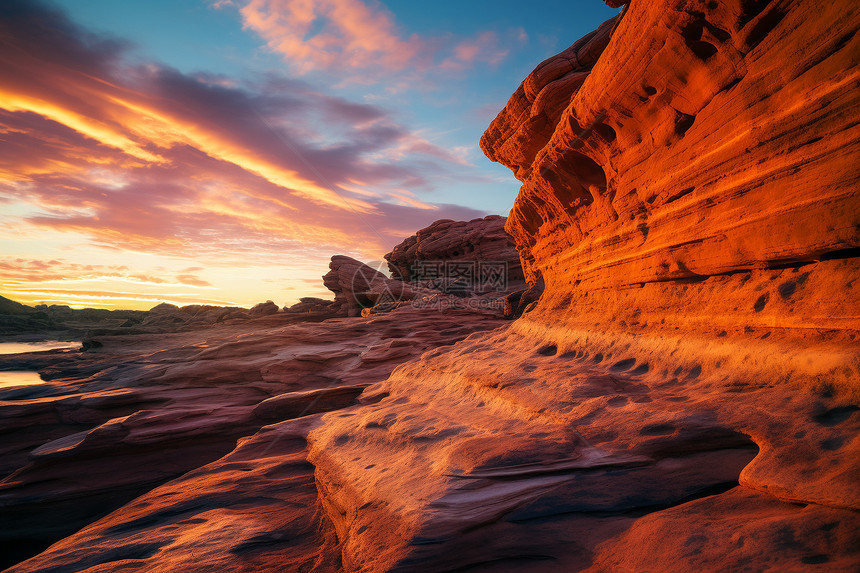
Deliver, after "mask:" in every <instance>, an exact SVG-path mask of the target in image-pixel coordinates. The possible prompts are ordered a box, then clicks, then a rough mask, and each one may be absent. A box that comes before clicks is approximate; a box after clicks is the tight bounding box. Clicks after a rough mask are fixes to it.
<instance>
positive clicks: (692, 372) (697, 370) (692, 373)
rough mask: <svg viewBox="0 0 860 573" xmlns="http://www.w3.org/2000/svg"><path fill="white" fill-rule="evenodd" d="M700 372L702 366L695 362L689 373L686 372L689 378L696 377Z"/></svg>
mask: <svg viewBox="0 0 860 573" xmlns="http://www.w3.org/2000/svg"><path fill="white" fill-rule="evenodd" d="M701 373H702V367H701V366H700V365H698V364H696V365H695V366H693V369H692V370H690V373H689V374H687V378H689V379H691V380H693V379H696V378H698V377H699V375H700V374H701Z"/></svg>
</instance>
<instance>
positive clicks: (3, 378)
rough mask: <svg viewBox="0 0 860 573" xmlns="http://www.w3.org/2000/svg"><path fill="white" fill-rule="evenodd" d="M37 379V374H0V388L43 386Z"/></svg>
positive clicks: (42, 382)
mask: <svg viewBox="0 0 860 573" xmlns="http://www.w3.org/2000/svg"><path fill="white" fill-rule="evenodd" d="M44 383H45V381H44V380H42V379H41V378H39V373H38V372H18V371H13V372H0V388H12V387H14V386H33V385H34V384H44Z"/></svg>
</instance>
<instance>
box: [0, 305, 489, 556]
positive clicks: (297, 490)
mask: <svg viewBox="0 0 860 573" xmlns="http://www.w3.org/2000/svg"><path fill="white" fill-rule="evenodd" d="M427 318H428V315H427V313H425V312H422V311H417V310H414V309H411V308H409V307H407V308H403V309H399V310H397V311H395V312H392V313H390V314H383V315H379V316H374V317H370V318H352V319H331V320H326V321H324V322H317V320H318V318H317V317H314V316H311V317H304V316H301V315H293V316H289V315H287V316H285V315H284V314H283V313H281V314H278V315H271V316H269V317H267V318H263V319H258V320H257V321H254V322H247V321H246V322H243V323H238V324H232V325H224V326H219V327H209V328H203V329H198V330H195V331H191V332H184V333H174V334H160V335H135V336H104V337H99V338H97V339H95V340H94V341H96V342H98V343H99V344H98V346H97V349H96V350H91V351H88V352H76V353H61V352H39V353H30V354H22V355H10V356H3V357H0V376H2V370H21V369H36V370H38V371H39V373H40V375H41V377H42V378H43V379H44V380H45V383H44V384H41V385H36V386H22V387H18V388H11V389H4V390H3V391H2V392H0V438H2V439H0V444H2V446H0V479H2V481H0V521H2V523H3V524H4V527H3V528H2V529H0V545H2V546H0V556H2V559H3V562H0V566H9V565H12V564H13V563H14V562H15V561H17V560H20V559H21V558H23V557H27V556H29V555H33V554H35V553H36V552H38V551H40V550H42V549H44V548H45V547H47V545H49V544H50V543H51V542H53V541H57V540H59V539H61V538H63V537H65V536H67V535H69V534H71V533H73V532H75V531H77V530H78V529H81V528H82V527H84V526H86V525H87V524H90V523H92V522H94V521H96V520H97V519H99V518H100V517H102V516H104V515H106V514H107V513H109V512H111V511H113V510H115V509H116V510H117V511H116V512H114V513H113V514H112V515H111V516H109V517H107V518H105V519H104V520H101V521H99V522H98V523H97V524H95V525H93V526H91V527H88V528H86V529H84V530H83V531H82V532H80V533H78V534H76V535H74V536H72V537H70V538H68V539H66V540H65V541H63V542H62V543H61V544H60V545H58V546H56V547H54V548H52V549H51V550H50V551H48V552H47V553H45V554H43V555H42V556H41V557H39V558H37V559H35V560H33V561H31V562H28V563H25V564H22V565H19V566H18V567H16V568H13V570H15V571H34V570H45V569H53V568H58V569H62V570H64V571H83V570H88V569H89V568H91V567H93V568H96V569H97V568H98V567H99V566H101V565H103V564H106V563H110V564H111V566H116V562H118V561H125V560H130V559H132V560H138V565H139V566H142V567H145V568H146V567H150V566H153V565H154V564H156V563H157V564H158V566H159V567H161V568H162V570H172V571H180V570H185V571H192V570H194V571H199V570H202V569H200V568H199V567H203V566H204V564H205V565H206V566H212V567H224V568H226V569H230V570H233V569H236V570H246V571H254V570H277V571H282V570H284V567H287V568H289V566H288V564H289V563H290V561H289V560H287V561H284V558H283V556H282V553H283V551H284V550H285V549H288V550H289V551H290V552H292V553H293V555H294V558H295V563H306V565H302V567H305V566H307V568H308V570H310V569H311V565H312V564H313V563H315V562H317V561H318V560H320V559H321V561H319V563H322V564H323V565H324V564H325V563H329V562H331V563H336V562H339V557H337V556H336V555H335V556H334V557H332V555H328V556H324V557H320V556H319V553H320V546H319V545H318V543H323V541H325V540H326V539H335V538H334V537H332V535H331V534H326V533H325V531H326V529H325V527H327V526H324V527H323V529H322V530H321V531H317V529H316V527H317V526H318V525H319V519H318V518H314V513H315V509H314V508H315V495H313V492H314V491H315V490H314V487H313V477H312V471H313V468H312V466H310V465H308V464H307V462H305V461H304V454H303V453H302V452H303V451H304V448H305V446H304V438H303V437H302V436H303V433H306V429H307V428H309V427H311V426H312V425H313V424H315V423H316V422H313V420H316V419H317V418H318V416H314V414H318V413H320V412H326V411H330V410H335V409H340V408H343V407H345V406H348V405H350V404H353V403H355V402H356V399H357V397H358V395H359V394H361V392H362V390H363V389H364V388H365V387H367V386H368V385H370V384H373V383H375V382H379V381H381V380H383V379H385V378H386V377H387V376H388V374H389V373H390V372H391V370H392V369H393V368H394V367H395V366H397V365H398V364H400V363H402V362H405V361H408V360H411V359H415V358H417V357H418V356H419V355H420V354H421V353H422V352H425V351H426V350H428V349H435V348H438V347H440V346H445V345H450V344H453V343H455V342H457V341H459V340H461V339H463V338H465V337H466V336H468V335H469V334H471V333H473V332H475V331H478V330H485V329H488V328H494V327H497V326H499V325H500V324H502V321H501V319H499V318H494V317H492V316H489V315H487V314H480V313H472V312H466V311H456V310H453V311H447V312H434V313H432V315H430V316H429V318H432V320H427ZM266 321H268V322H266ZM249 324H253V328H252V329H249V328H248V326H249ZM295 418H302V419H303V420H305V422H303V424H306V426H307V428H306V429H304V430H299V429H296V428H298V427H299V426H290V425H288V426H283V427H281V428H280V429H274V427H268V428H265V429H263V430H261V431H260V433H259V434H258V433H257V432H258V430H260V429H261V428H262V427H263V426H266V425H267V424H278V423H279V422H282V421H284V420H290V419H295ZM308 420H311V421H308ZM300 426H301V424H300ZM301 427H302V428H305V426H301ZM255 434H256V435H255ZM247 436H254V437H253V438H248V439H246V440H244V441H242V442H241V443H240V445H239V446H238V448H237V449H235V451H232V450H234V448H236V444H237V440H239V439H240V438H243V437H247ZM231 451H232V453H231ZM227 454H230V455H229V456H227V457H226V458H223V459H220V460H219V458H222V456H225V455H227ZM216 460H219V461H217V462H216ZM207 464H210V465H207ZM201 466H206V467H203V468H202V469H199V470H197V471H196V472H192V473H191V474H187V475H185V476H184V477H183V478H182V479H181V480H179V481H174V482H171V484H170V485H167V486H163V487H158V486H160V485H161V484H164V483H165V482H167V481H169V480H172V479H174V478H178V477H179V476H180V475H183V474H185V473H186V472H188V471H190V470H194V469H195V468H201ZM146 492H149V493H146ZM144 494H146V495H144ZM142 495H144V497H140V498H139V496H142ZM297 496H298V497H297ZM135 498H139V499H137V500H136V501H134V502H133V503H129V502H131V500H134V499H135ZM177 524H178V525H177ZM188 527H192V529H188ZM279 532H280V533H279ZM280 534H282V535H283V537H280V538H279V537H277V536H278V535H280ZM189 536H190V537H189ZM296 536H298V537H301V538H302V539H304V541H302V542H301V544H303V545H301V544H300V545H301V547H302V549H297V548H296V546H294V545H293V543H294V541H295V538H296ZM192 538H193V539H194V541H191V539H192ZM227 538H229V539H230V542H229V547H228V546H227V545H224V543H225V542H226V541H225V540H226V539H227ZM96 539H97V541H95V540H96ZM189 543H191V544H190V545H189ZM204 548H208V549H204ZM171 551H175V554H173V556H171V557H168V556H167V555H168V554H171ZM272 552H275V554H274V555H269V554H270V553H272ZM297 552H298V553H297ZM192 555H193V556H192ZM267 555H268V556H267ZM267 560H268V561H267ZM308 564H311V565H308ZM323 565H319V566H320V567H321V569H320V570H332V569H327V568H328V565H325V566H323ZM196 567H197V568H196ZM296 567H299V566H298V565H296ZM213 570H214V569H213ZM221 570H224V569H221ZM296 570H299V569H296Z"/></svg>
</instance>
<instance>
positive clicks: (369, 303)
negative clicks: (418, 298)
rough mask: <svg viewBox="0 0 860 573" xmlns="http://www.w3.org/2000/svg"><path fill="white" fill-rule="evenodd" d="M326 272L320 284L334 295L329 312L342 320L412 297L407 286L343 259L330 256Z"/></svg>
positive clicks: (360, 264)
mask: <svg viewBox="0 0 860 573" xmlns="http://www.w3.org/2000/svg"><path fill="white" fill-rule="evenodd" d="M329 268H330V269H331V270H330V271H329V272H328V273H326V275H325V276H324V277H323V284H324V285H325V287H326V288H327V289H329V290H330V291H332V292H333V293H334V304H333V305H332V307H333V309H334V310H335V311H336V312H339V313H341V314H344V315H346V316H359V315H360V314H361V311H362V309H365V308H371V307H373V306H376V305H378V304H389V305H394V304H396V303H398V302H401V301H408V300H411V299H412V298H413V297H414V296H415V292H414V290H413V289H412V288H411V287H410V286H409V285H407V284H405V283H403V282H401V281H399V280H396V279H390V278H388V277H387V276H385V275H384V274H382V273H381V272H379V271H378V270H376V269H374V268H372V267H370V266H368V265H366V264H364V263H362V262H361V261H357V260H355V259H353V258H351V257H347V256H345V255H335V256H333V257H332V258H331V263H330V264H329Z"/></svg>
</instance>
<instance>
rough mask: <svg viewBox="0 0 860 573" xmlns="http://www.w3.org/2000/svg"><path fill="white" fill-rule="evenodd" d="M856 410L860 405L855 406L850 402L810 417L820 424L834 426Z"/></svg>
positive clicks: (859, 408)
mask: <svg viewBox="0 0 860 573" xmlns="http://www.w3.org/2000/svg"><path fill="white" fill-rule="evenodd" d="M858 410H860V407H857V406H855V405H854V404H850V405H848V406H838V407H836V408H831V409H829V410H827V411H825V412H822V413H820V414H816V415H815V416H813V417H812V419H813V420H815V421H816V422H818V423H819V424H821V425H822V426H835V425H837V424H841V423H842V422H844V421H845V420H847V419H848V418H850V417H851V414H853V413H854V412H856V411H858Z"/></svg>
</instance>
